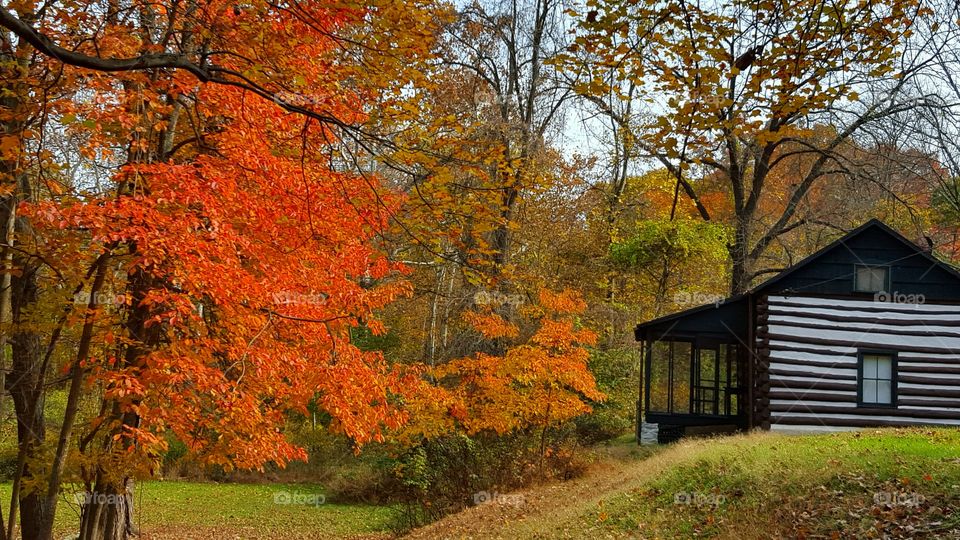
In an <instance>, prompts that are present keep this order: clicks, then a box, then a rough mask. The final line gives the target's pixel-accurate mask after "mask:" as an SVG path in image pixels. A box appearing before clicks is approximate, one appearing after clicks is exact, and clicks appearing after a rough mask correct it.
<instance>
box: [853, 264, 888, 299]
mask: <svg viewBox="0 0 960 540" xmlns="http://www.w3.org/2000/svg"><path fill="white" fill-rule="evenodd" d="M889 278H890V267H888V266H870V265H866V264H858V265H857V267H856V273H855V275H854V278H853V289H854V290H855V291H857V292H871V293H875V292H881V291H886V290H887V289H888V288H889V287H888V284H889V283H890V280H889Z"/></svg>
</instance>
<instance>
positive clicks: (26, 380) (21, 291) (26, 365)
mask: <svg viewBox="0 0 960 540" xmlns="http://www.w3.org/2000/svg"><path fill="white" fill-rule="evenodd" d="M26 181H27V180H26V178H25V177H24V176H22V175H20V177H19V179H18V183H19V184H20V186H19V188H20V189H19V191H20V192H21V193H20V194H19V197H18V196H16V195H14V196H13V197H14V199H15V200H21V198H22V199H28V198H29V186H28V185H26ZM3 209H4V211H3V214H4V215H3V216H0V221H2V222H4V223H5V222H6V220H7V219H8V218H9V217H11V216H9V215H7V212H8V211H13V206H12V203H11V204H5V205H3ZM14 222H15V230H16V233H17V234H18V235H19V236H20V237H27V236H29V235H30V234H31V229H30V226H29V223H28V222H27V221H26V220H25V219H24V218H22V217H21V218H16V219H15V221H14ZM12 262H13V267H14V268H16V269H17V270H18V275H15V276H11V277H10V308H11V331H10V336H9V338H8V342H9V344H10V351H11V356H12V362H11V366H10V374H9V376H8V377H7V378H6V381H5V382H6V390H7V391H8V392H10V397H11V399H12V401H13V408H14V413H15V415H16V418H17V444H18V459H17V471H16V473H15V475H14V486H13V488H14V489H13V493H14V494H15V496H13V497H11V520H10V521H11V524H10V529H9V530H10V531H11V532H13V530H14V527H13V523H12V522H13V517H15V513H16V510H17V508H14V507H18V508H19V515H20V524H21V529H22V531H23V532H22V535H23V539H24V540H35V539H37V538H39V531H40V530H41V526H40V525H41V524H42V523H43V521H44V520H45V519H46V518H48V517H49V516H48V513H49V512H48V510H49V509H48V507H47V505H46V503H45V500H44V497H43V494H42V493H40V492H39V491H37V490H35V489H34V490H29V491H26V492H23V491H21V486H22V485H23V480H27V481H28V482H29V481H30V480H39V479H40V478H42V476H43V475H44V471H42V470H40V471H38V470H35V464H32V463H31V460H29V459H28V458H29V457H30V456H32V455H35V454H36V450H35V449H36V448H38V447H39V446H41V445H42V444H43V442H44V439H45V436H46V426H45V423H44V416H43V410H44V407H43V404H44V399H43V397H44V385H43V382H44V381H42V380H41V379H42V378H43V377H44V375H45V374H44V373H42V372H41V371H42V368H41V364H42V362H41V351H40V336H39V334H37V333H36V332H34V331H32V330H30V329H29V325H24V324H23V323H24V322H25V321H24V316H25V314H26V311H27V310H28V309H29V307H30V306H32V305H33V304H34V303H36V301H37V294H38V289H37V274H36V272H37V267H36V265H35V264H34V262H33V261H32V260H31V259H30V258H29V257H24V256H22V255H19V254H17V253H15V254H14V256H13V257H12ZM35 475H36V476H35ZM29 483H30V484H33V485H39V483H37V482H29Z"/></svg>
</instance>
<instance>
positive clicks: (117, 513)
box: [78, 469, 137, 540]
mask: <svg viewBox="0 0 960 540" xmlns="http://www.w3.org/2000/svg"><path fill="white" fill-rule="evenodd" d="M133 489H134V480H133V478H130V477H126V478H124V479H123V481H122V482H121V483H120V484H119V485H118V484H116V483H115V482H112V481H111V480H109V479H108V478H107V474H105V472H104V471H103V470H102V469H98V470H97V479H96V482H95V483H94V488H93V490H92V491H90V492H87V493H85V494H84V499H83V500H82V501H81V514H80V535H79V537H78V540H127V539H128V538H131V537H132V536H136V534H137V531H136V528H135V527H134V525H133V493H134V491H133Z"/></svg>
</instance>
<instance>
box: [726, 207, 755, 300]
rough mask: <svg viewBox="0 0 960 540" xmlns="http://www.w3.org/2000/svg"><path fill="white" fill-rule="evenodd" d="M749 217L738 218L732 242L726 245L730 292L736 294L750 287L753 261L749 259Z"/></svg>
mask: <svg viewBox="0 0 960 540" xmlns="http://www.w3.org/2000/svg"><path fill="white" fill-rule="evenodd" d="M749 222H750V218H738V219H737V225H736V231H735V233H734V240H733V244H731V245H729V246H728V250H729V252H730V261H731V263H732V268H731V271H730V294H731V295H733V296H736V295H738V294H743V293H745V292H747V291H748V290H749V289H750V281H751V275H750V273H751V271H752V263H753V261H752V260H751V259H750V232H749V225H748V223H749Z"/></svg>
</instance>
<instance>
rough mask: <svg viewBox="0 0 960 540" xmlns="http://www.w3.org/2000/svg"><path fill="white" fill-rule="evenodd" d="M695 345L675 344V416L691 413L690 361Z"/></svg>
mask: <svg viewBox="0 0 960 540" xmlns="http://www.w3.org/2000/svg"><path fill="white" fill-rule="evenodd" d="M692 356H693V344H692V343H690V342H687V341H674V342H673V392H672V395H673V409H672V410H671V411H670V412H672V413H674V414H687V413H689V412H690V359H691V357H692Z"/></svg>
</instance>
